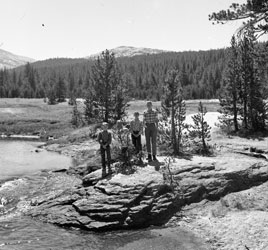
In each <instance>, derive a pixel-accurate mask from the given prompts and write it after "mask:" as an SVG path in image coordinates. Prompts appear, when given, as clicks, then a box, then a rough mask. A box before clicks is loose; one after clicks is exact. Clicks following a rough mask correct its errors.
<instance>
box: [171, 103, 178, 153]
mask: <svg viewBox="0 0 268 250" xmlns="http://www.w3.org/2000/svg"><path fill="white" fill-rule="evenodd" d="M171 136H172V144H173V150H174V154H175V155H177V153H178V152H177V150H178V149H177V138H176V127H175V107H174V104H173V105H172V108H171Z"/></svg>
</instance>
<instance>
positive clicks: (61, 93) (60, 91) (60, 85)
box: [55, 77, 66, 102]
mask: <svg viewBox="0 0 268 250" xmlns="http://www.w3.org/2000/svg"><path fill="white" fill-rule="evenodd" d="M65 94H66V87H65V82H64V80H63V79H62V77H59V80H58V81H57V84H56V86H55V95H56V99H57V102H65Z"/></svg>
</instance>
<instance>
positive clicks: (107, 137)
mask: <svg viewBox="0 0 268 250" xmlns="http://www.w3.org/2000/svg"><path fill="white" fill-rule="evenodd" d="M98 142H99V143H100V152H101V163H102V177H105V176H106V175H107V173H106V159H105V158H106V157H105V152H106V156H107V166H108V174H112V169H111V149H110V144H111V142H112V134H111V132H109V131H108V123H106V122H104V123H102V131H101V132H100V133H99V135H98Z"/></svg>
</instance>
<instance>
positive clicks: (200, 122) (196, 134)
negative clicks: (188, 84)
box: [189, 102, 211, 154]
mask: <svg viewBox="0 0 268 250" xmlns="http://www.w3.org/2000/svg"><path fill="white" fill-rule="evenodd" d="M206 113H207V109H206V107H204V106H203V104H202V102H199V106H198V113H197V114H196V115H194V116H193V117H192V119H193V122H194V125H192V130H190V131H189V136H190V138H192V139H193V140H194V141H195V143H196V145H197V146H198V147H201V152H202V153H203V154H206V153H208V147H207V142H206V141H207V140H208V139H210V130H211V127H210V126H209V125H208V123H207V122H206V121H205V115H206ZM196 139H197V140H196Z"/></svg>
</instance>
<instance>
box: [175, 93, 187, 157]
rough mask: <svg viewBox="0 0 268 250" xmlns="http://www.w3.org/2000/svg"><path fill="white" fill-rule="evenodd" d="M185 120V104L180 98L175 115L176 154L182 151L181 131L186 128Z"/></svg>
mask: <svg viewBox="0 0 268 250" xmlns="http://www.w3.org/2000/svg"><path fill="white" fill-rule="evenodd" d="M185 119H186V104H185V101H184V100H183V99H182V98H180V99H179V103H178V109H177V111H176V114H175V120H176V129H177V138H178V153H181V151H182V138H183V130H184V129H185V128H186V124H185Z"/></svg>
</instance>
